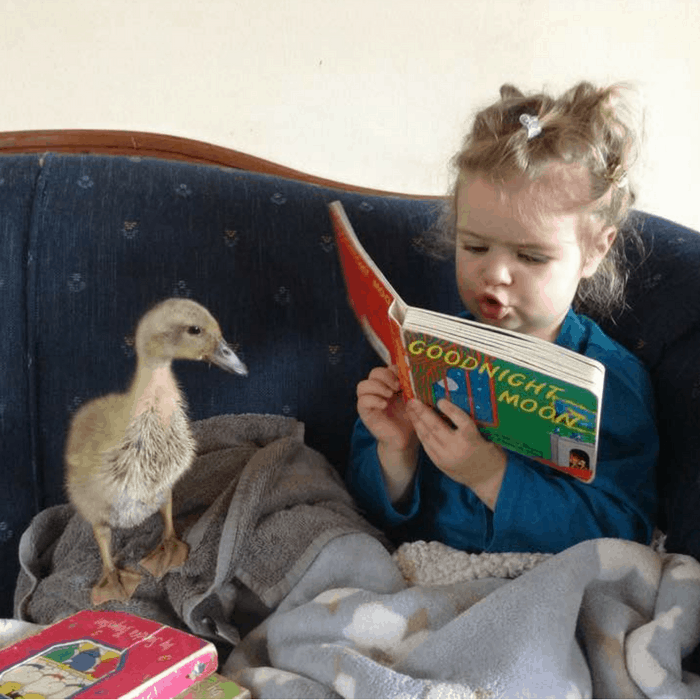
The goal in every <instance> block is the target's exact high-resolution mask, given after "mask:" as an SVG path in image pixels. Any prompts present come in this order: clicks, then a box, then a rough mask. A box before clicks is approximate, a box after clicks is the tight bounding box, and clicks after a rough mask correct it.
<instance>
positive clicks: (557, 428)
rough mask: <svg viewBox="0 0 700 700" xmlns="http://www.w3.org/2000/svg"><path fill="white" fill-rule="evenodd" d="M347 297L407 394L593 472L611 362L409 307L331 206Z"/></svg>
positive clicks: (534, 453) (584, 477)
mask: <svg viewBox="0 0 700 700" xmlns="http://www.w3.org/2000/svg"><path fill="white" fill-rule="evenodd" d="M329 210H330V216H331V221H332V223H333V228H334V231H335V237H336V246H337V249H338V255H339V258H340V263H341V267H342V270H343V276H344V278H345V284H346V287H347V292H348V300H349V302H350V306H351V307H352V309H353V311H354V312H355V315H356V316H357V318H358V320H359V322H360V324H361V326H362V328H363V329H364V332H365V335H366V336H367V338H368V340H369V341H370V343H371V345H372V346H373V347H374V349H375V350H376V351H377V353H378V354H379V355H380V357H381V358H382V359H383V360H384V362H385V363H386V364H395V365H396V366H397V367H398V373H399V380H400V382H401V391H402V393H403V396H404V398H405V400H408V399H410V398H414V397H416V398H418V399H420V400H421V401H423V403H425V404H427V405H429V406H433V407H436V405H437V402H438V401H439V400H440V399H441V398H447V399H449V400H450V401H451V402H452V403H454V404H455V405H457V406H459V407H460V408H462V409H463V410H464V411H466V412H467V413H468V414H469V415H470V416H471V417H472V418H473V419H474V421H475V422H476V424H477V425H478V427H479V430H480V431H481V432H482V434H483V435H484V436H486V437H487V438H488V439H489V440H491V441H493V442H495V443H497V444H499V445H501V446H503V447H505V448H507V449H509V450H513V451H514V452H517V453H519V454H522V455H525V456H527V457H531V458H533V459H536V460H538V461H540V462H542V463H544V464H547V465H548V466H550V467H553V468H554V469H557V470H559V471H561V472H564V473H566V474H569V475H570V476H573V477H575V478H577V479H579V480H581V481H584V482H587V483H588V482H591V481H592V480H593V479H594V478H595V470H596V460H597V452H598V439H599V433H600V416H601V408H602V399H603V387H604V382H605V366H604V365H603V364H601V363H600V362H597V361H596V360H593V359H591V358H589V357H586V356H585V355H580V354H578V353H576V352H574V351H572V350H569V349H567V348H562V347H560V346H558V345H555V344H554V343H549V342H547V341H545V340H542V339H540V338H535V337H533V336H529V335H525V334H523V333H517V332H515V331H509V330H505V329H501V328H496V327H493V326H489V325H486V324H483V323H479V322H477V321H472V320H470V319H465V318H459V317H456V316H449V315H447V314H443V313H439V312H437V311H430V310H427V309H421V308H418V307H414V306H409V305H408V304H406V303H405V302H404V301H403V299H402V298H401V297H400V296H399V294H397V293H396V291H395V290H394V289H393V288H392V286H391V285H390V284H389V282H388V280H387V279H386V278H385V277H384V275H383V274H382V272H381V271H380V270H379V268H378V267H377V265H376V264H375V263H374V261H373V260H372V258H371V257H370V256H369V255H368V253H367V252H366V251H365V249H364V247H363V246H362V244H361V243H360V241H359V239H358V237H357V235H356V234H355V232H354V230H353V228H352V225H351V224H350V221H349V219H348V217H347V215H346V213H345V210H344V208H343V205H342V204H341V203H340V202H332V203H331V204H330V205H329Z"/></svg>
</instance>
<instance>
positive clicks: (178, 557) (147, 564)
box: [139, 535, 190, 578]
mask: <svg viewBox="0 0 700 700" xmlns="http://www.w3.org/2000/svg"><path fill="white" fill-rule="evenodd" d="M189 552H190V548H189V547H188V546H187V544H185V543H184V542H182V541H181V540H179V539H177V537H175V536H174V535H173V536H172V537H168V538H167V539H163V540H161V542H160V544H159V545H158V546H157V547H156V548H155V549H154V550H153V551H152V552H151V553H150V554H149V555H147V556H146V557H144V558H143V559H142V560H141V561H140V562H139V563H140V564H141V566H143V568H144V569H146V571H149V572H150V573H151V574H153V576H155V577H156V578H160V577H161V576H165V574H167V573H168V571H170V569H174V568H176V567H178V566H182V565H183V564H184V563H185V562H186V561H187V555H188V554H189Z"/></svg>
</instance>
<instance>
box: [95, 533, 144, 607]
mask: <svg viewBox="0 0 700 700" xmlns="http://www.w3.org/2000/svg"><path fill="white" fill-rule="evenodd" d="M93 532H94V533H95V540H97V546H98V547H99V548H100V556H101V557H102V578H101V579H100V580H99V581H98V582H97V583H96V584H95V585H94V586H93V587H92V596H91V599H92V604H93V606H98V605H102V603H106V602H107V601H108V600H122V601H124V600H129V598H131V596H132V595H134V591H136V589H137V588H138V585H139V583H141V579H142V578H143V575H142V574H140V573H139V572H138V571H133V570H132V569H118V568H117V567H116V566H115V565H114V561H113V560H112V553H111V547H110V540H111V538H112V531H111V530H110V528H109V526H108V525H105V524H104V523H99V524H95V525H93Z"/></svg>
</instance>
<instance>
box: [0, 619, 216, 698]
mask: <svg viewBox="0 0 700 700" xmlns="http://www.w3.org/2000/svg"><path fill="white" fill-rule="evenodd" d="M216 668H217V654H216V648H215V647H214V645H213V644H212V643H211V642H208V641H206V640H204V639H200V638H199V637H195V636H194V635H191V634H187V633H186V632H181V631H180V630H176V629H174V628H172V627H168V626H167V625H163V624H161V623H159V622H154V621H153V620H147V619H144V618H141V617H138V616H136V615H131V614H128V613H121V612H102V611H96V610H83V611H81V612H79V613H76V614H75V615H72V616H70V617H67V618H66V619H65V620H62V621H60V622H57V623H55V624H53V625H50V626H49V627H46V628H45V629H43V630H42V631H40V632H37V633H36V634H33V635H32V636H30V637H27V638H25V639H22V640H21V641H19V642H16V643H15V644H13V645H11V646H9V647H7V648H6V649H2V650H0V698H16V697H47V698H173V697H175V696H176V695H178V694H179V693H182V692H183V691H185V690H187V689H188V688H189V687H191V686H192V685H194V684H195V683H196V682H197V681H200V680H202V679H204V678H206V677H208V676H209V675H211V674H212V673H214V672H215V671H216Z"/></svg>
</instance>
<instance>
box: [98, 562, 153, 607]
mask: <svg viewBox="0 0 700 700" xmlns="http://www.w3.org/2000/svg"><path fill="white" fill-rule="evenodd" d="M142 578H143V576H142V574H140V573H139V572H138V571H133V570H131V569H111V570H109V571H107V570H105V571H104V572H103V575H102V578H101V579H100V580H99V581H98V582H97V583H96V584H95V585H94V586H93V587H92V604H93V606H95V607H96V606H98V605H102V603H106V602H107V601H108V600H120V601H127V600H129V598H131V596H132V595H134V592H135V591H136V589H137V588H138V585H139V583H141V579H142Z"/></svg>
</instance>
